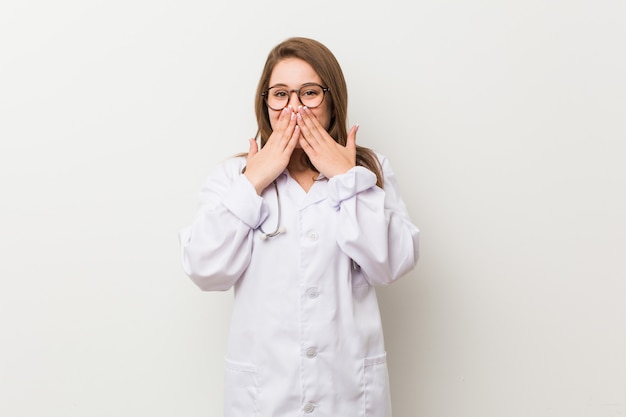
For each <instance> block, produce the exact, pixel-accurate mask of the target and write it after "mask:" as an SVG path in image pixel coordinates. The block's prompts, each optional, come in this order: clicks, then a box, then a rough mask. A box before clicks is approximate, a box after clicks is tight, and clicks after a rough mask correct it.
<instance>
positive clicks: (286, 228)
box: [180, 38, 418, 417]
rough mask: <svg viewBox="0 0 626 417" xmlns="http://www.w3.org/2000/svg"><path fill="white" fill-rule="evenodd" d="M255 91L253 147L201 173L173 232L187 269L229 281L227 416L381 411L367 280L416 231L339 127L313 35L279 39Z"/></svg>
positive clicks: (391, 265) (414, 238)
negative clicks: (187, 217)
mask: <svg viewBox="0 0 626 417" xmlns="http://www.w3.org/2000/svg"><path fill="white" fill-rule="evenodd" d="M257 93H258V94H257V97H256V117H257V121H258V129H259V130H258V133H257V137H258V139H259V140H260V145H261V146H260V147H259V146H258V145H257V142H256V140H254V139H251V140H250V149H249V152H248V154H247V155H244V156H240V157H234V158H232V159H230V160H228V161H227V162H225V163H223V164H222V165H221V166H219V167H218V168H217V169H216V170H215V171H214V172H213V174H212V175H210V177H209V178H208V180H207V182H206V184H205V185H204V187H203V188H202V191H201V193H200V207H199V209H198V213H197V215H196V217H195V220H194V221H193V223H192V224H191V226H189V227H187V228H185V229H183V230H182V231H181V232H180V241H181V247H182V257H183V267H184V270H185V272H186V273H187V274H188V275H189V276H190V277H191V279H193V281H194V282H195V283H196V284H197V285H198V286H199V287H200V288H201V289H203V290H206V291H213V290H218V291H220V290H222V291H223V290H228V289H230V288H231V287H233V286H234V295H235V302H234V307H233V314H232V321H231V328H230V336H229V341H228V348H227V349H228V350H227V352H228V354H227V358H226V387H225V403H224V415H225V416H226V417H253V416H257V417H295V416H309V415H311V416H320V417H321V416H328V417H357V416H368V417H389V416H391V404H390V397H389V382H388V376H387V365H386V357H385V347H384V342H383V333H382V327H381V320H380V313H379V309H378V304H377V300H376V294H375V290H374V287H375V286H377V285H386V284H390V283H392V282H393V281H394V280H396V279H397V278H399V277H401V276H402V275H404V274H406V273H407V272H408V271H410V270H411V269H413V267H414V266H415V263H416V262H417V258H418V229H417V228H416V227H415V226H414V225H413V224H412V223H411V221H410V219H409V216H408V214H407V210H406V207H405V205H404V202H403V201H402V199H401V197H400V195H399V193H398V187H397V184H396V178H395V176H394V174H393V172H392V170H391V167H390V165H389V162H388V161H387V159H386V158H384V157H383V156H381V155H379V154H377V153H375V152H374V151H372V150H370V149H367V148H364V147H360V146H358V145H356V134H357V130H358V126H353V127H352V128H351V129H350V130H349V131H348V130H347V127H346V118H347V101H348V99H347V88H346V82H345V80H344V77H343V73H342V71H341V68H340V66H339V64H338V62H337V60H336V59H335V57H334V56H333V54H332V53H331V52H330V51H329V50H328V49H327V48H326V47H325V46H324V45H322V44H321V43H319V42H317V41H315V40H312V39H307V38H290V39H287V40H286V41H284V42H282V43H281V44H279V45H277V46H276V47H275V48H274V49H273V50H272V51H271V52H270V54H269V56H268V58H267V62H266V64H265V68H264V69H263V73H262V75H261V79H260V81H259V85H258V91H257Z"/></svg>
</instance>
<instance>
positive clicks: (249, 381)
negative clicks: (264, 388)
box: [224, 359, 259, 417]
mask: <svg viewBox="0 0 626 417" xmlns="http://www.w3.org/2000/svg"><path fill="white" fill-rule="evenodd" d="M225 379H226V381H225V382H226V384H225V387H224V416H225V417H251V416H252V417H256V416H258V415H259V410H258V408H257V398H258V392H259V387H258V382H257V373H256V367H255V366H254V365H252V364H249V363H243V362H235V361H232V360H230V359H226V373H225Z"/></svg>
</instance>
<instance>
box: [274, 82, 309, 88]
mask: <svg viewBox="0 0 626 417" xmlns="http://www.w3.org/2000/svg"><path fill="white" fill-rule="evenodd" d="M312 84H315V85H318V83H316V82H313V81H309V82H306V83H304V84H301V85H300V88H302V87H304V86H305V85H312ZM275 87H287V88H289V86H288V85H287V84H285V83H277V84H274V85H271V86H270V87H269V88H275Z"/></svg>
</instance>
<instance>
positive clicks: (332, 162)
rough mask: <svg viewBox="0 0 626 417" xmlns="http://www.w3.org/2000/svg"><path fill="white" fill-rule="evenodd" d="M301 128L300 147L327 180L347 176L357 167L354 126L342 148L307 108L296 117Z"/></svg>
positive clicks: (355, 129) (302, 109)
mask: <svg viewBox="0 0 626 417" xmlns="http://www.w3.org/2000/svg"><path fill="white" fill-rule="evenodd" d="M296 119H297V121H298V126H299V127H300V141H299V142H300V146H301V147H302V149H303V150H304V152H306V154H307V155H308V156H309V159H310V160H311V162H312V163H313V165H315V168H317V170H318V171H319V172H320V173H322V174H324V176H325V177H326V178H332V177H334V176H335V175H339V174H345V173H346V172H348V170H350V169H351V168H353V167H354V166H355V165H356V132H357V131H358V130H359V126H358V125H355V126H352V128H351V129H350V131H349V132H348V138H347V141H346V146H341V145H340V144H338V143H337V142H335V140H334V139H333V138H332V137H331V136H330V135H329V134H328V132H327V131H326V129H324V127H323V126H322V125H321V124H320V123H319V121H318V120H317V118H316V117H315V115H314V114H313V113H312V112H311V110H310V109H308V108H307V107H301V108H300V110H299V112H298V115H297V117H296Z"/></svg>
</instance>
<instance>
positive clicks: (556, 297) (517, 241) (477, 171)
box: [0, 0, 626, 417]
mask: <svg viewBox="0 0 626 417" xmlns="http://www.w3.org/2000/svg"><path fill="white" fill-rule="evenodd" d="M6 3H8V2H5V3H3V4H2V5H1V6H0V48H1V49H0V135H1V137H0V185H1V187H0V193H1V196H2V197H1V201H2V203H1V216H0V253H1V255H0V256H1V261H0V392H1V393H2V394H0V415H2V416H11V417H14V416H15V417H18V416H29V417H30V416H33V417H35V416H37V417H41V416H63V417H72V416H76V417H79V416H80V417H84V416H90V417H100V416H107V417H113V416H115V417H123V416H129V417H130V416H137V415H142V416H148V415H150V416H154V417H158V416H163V417H165V416H182V415H184V416H189V417H192V416H198V417H200V416H219V415H220V414H221V403H220V401H221V395H222V385H221V384H222V358H223V355H224V349H225V338H226V334H227V326H228V320H229V314H230V308H231V297H232V294H231V293H202V292H200V291H199V290H197V289H196V288H195V287H194V286H193V284H192V283H191V281H190V280H188V279H187V278H186V277H185V276H184V275H183V273H182V270H181V267H180V261H179V253H178V241H177V231H178V229H179V228H181V227H182V226H184V225H186V224H187V223H189V222H190V221H191V217H192V216H193V213H194V211H195V208H196V193H197V191H198V189H199V187H200V185H201V184H202V182H203V180H204V177H205V175H206V174H207V173H208V171H209V170H210V169H211V168H212V167H213V166H214V165H215V164H217V163H218V162H219V161H220V160H221V159H223V158H225V157H228V156H230V155H232V154H234V153H236V152H239V151H245V150H246V146H247V139H248V138H249V137H250V136H252V135H253V134H254V130H255V128H254V117H253V107H252V100H253V94H254V90H255V87H256V82H257V77H258V76H259V74H260V71H261V66H262V65H263V62H264V59H265V56H266V54H267V52H268V51H269V50H270V49H271V47H273V46H274V45H275V44H276V43H278V42H280V41H282V40H283V39H285V38H286V37H289V36H293V35H302V36H311V37H314V38H317V39H319V40H320V41H322V42H324V43H326V44H327V45H328V46H329V47H330V48H331V49H332V50H333V51H334V52H335V53H336V55H337V57H338V59H339V61H340V62H341V64H342V65H343V68H344V70H345V73H346V77H347V79H348V83H349V89H350V94H351V111H350V122H351V123H359V124H360V125H361V129H360V130H359V138H358V140H359V142H360V143H361V144H363V145H366V146H370V147H373V148H375V149H377V150H379V151H380V152H382V153H384V154H386V155H387V156H389V157H390V159H391V161H392V164H393V166H394V168H395V170H396V171H397V174H398V177H399V179H400V181H401V186H402V190H403V192H404V196H405V199H406V201H407V204H408V206H409V207H410V211H411V215H412V217H413V219H414V221H415V223H416V224H417V225H418V226H419V227H420V229H421V230H422V258H421V260H420V264H419V266H418V268H417V269H416V270H415V271H414V272H413V273H411V274H410V275H408V276H407V277H406V278H405V279H403V280H402V281H400V282H398V283H397V284H396V285H394V286H392V287H389V288H384V289H382V290H381V291H380V301H381V304H382V310H383V319H384V323H385V326H386V327H385V329H386V338H387V345H388V346H387V347H388V351H389V360H390V372H391V382H392V395H393V397H394V409H395V412H396V414H395V415H396V416H398V417H405V416H406V417H416V416H417V417H451V416H453V417H457V416H463V417H502V416H507V417H526V416H532V417H543V416H545V417H554V416H559V417H560V416H562V417H586V416H593V417H617V416H624V415H626V394H625V393H626V354H625V352H626V303H625V302H624V299H625V298H626V266H625V264H624V255H625V254H626V250H625V249H626V215H625V214H626V196H625V192H624V190H625V189H626V168H625V164H624V156H625V150H626V146H625V145H624V141H625V139H626V128H625V124H624V121H625V120H626V114H625V113H626V81H625V79H626V77H624V74H625V73H626V57H625V54H624V42H623V40H624V39H626V26H625V25H624V20H625V18H626V6H625V4H624V2H619V1H609V0H600V1H591V0H589V1H565V0H562V1H539V0H530V1H525V2H522V1H518V2H512V1H503V2H492V1H488V0H480V1H473V2H463V1H446V2H442V1H435V0H426V1H422V2H417V3H414V2H409V1H406V2H397V1H385V2H379V3H377V4H366V3H364V2H361V1H356V0H351V1H344V2H336V1H328V0H322V1H318V2H314V3H311V2H278V1H268V2H257V1H252V0H249V1H246V2H243V3H237V2H230V3H229V2H206V1H173V0H165V1H157V2H149V1H142V0H124V1H121V0H114V1H89V2H85V1H78V0H74V1H72V0H61V1H56V2H44V1H21V2H17V1H15V2H10V3H9V4H6ZM216 3H217V4H216Z"/></svg>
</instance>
